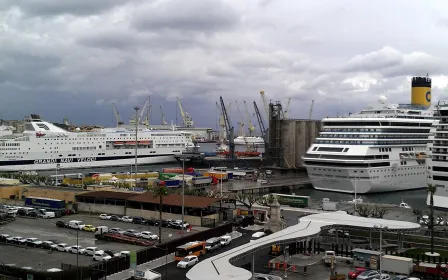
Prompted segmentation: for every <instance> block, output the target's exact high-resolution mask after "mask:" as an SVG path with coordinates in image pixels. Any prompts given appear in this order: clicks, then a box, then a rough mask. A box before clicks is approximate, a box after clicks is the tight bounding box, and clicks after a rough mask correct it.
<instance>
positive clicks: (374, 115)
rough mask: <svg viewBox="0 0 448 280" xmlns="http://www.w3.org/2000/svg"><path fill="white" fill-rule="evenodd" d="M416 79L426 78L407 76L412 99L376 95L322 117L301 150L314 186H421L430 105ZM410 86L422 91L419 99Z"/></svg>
mask: <svg viewBox="0 0 448 280" xmlns="http://www.w3.org/2000/svg"><path fill="white" fill-rule="evenodd" d="M416 79H418V80H416ZM420 79H423V80H420ZM428 84H429V86H428ZM422 85H423V86H425V87H429V89H430V87H431V86H430V80H429V79H428V78H413V98H412V100H413V102H412V103H413V104H410V105H403V104H402V105H397V104H388V102H387V98H386V97H384V96H382V97H380V99H379V102H378V104H376V105H374V106H371V107H368V108H366V109H364V110H362V111H361V112H359V113H356V114H351V115H349V116H346V117H339V118H325V119H323V121H322V130H321V132H320V134H319V136H318V137H317V138H316V139H315V141H314V143H313V144H312V145H311V147H310V148H309V150H308V151H307V153H306V155H305V156H303V160H304V166H305V167H306V169H307V172H308V175H309V177H310V179H311V182H312V184H313V186H314V188H315V189H318V190H325V191H336V192H344V193H355V192H356V193H377V192H391V191H401V190H410V189H418V188H424V187H425V186H426V176H427V172H426V163H425V162H426V158H427V154H426V147H427V144H428V142H429V136H430V135H431V132H430V130H431V127H432V125H433V122H434V118H433V112H434V110H433V109H432V108H429V102H430V92H429V91H428V92H429V94H428V93H427V92H426V93H423V91H422V90H420V88H419V87H422ZM414 87H415V88H418V90H417V91H414ZM415 92H417V93H419V94H423V95H424V98H423V101H422V98H420V99H418V98H417V96H414V95H417V94H416V93H415ZM420 97H421V96H420ZM447 112H448V110H447ZM447 199H448V198H447ZM447 201H448V200H447Z"/></svg>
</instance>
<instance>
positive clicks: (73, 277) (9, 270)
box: [0, 265, 92, 280]
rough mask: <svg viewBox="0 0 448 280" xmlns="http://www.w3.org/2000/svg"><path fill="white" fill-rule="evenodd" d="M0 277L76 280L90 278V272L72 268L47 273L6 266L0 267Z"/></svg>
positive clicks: (35, 279)
mask: <svg viewBox="0 0 448 280" xmlns="http://www.w3.org/2000/svg"><path fill="white" fill-rule="evenodd" d="M0 275H5V276H7V277H13V278H18V279H33V280H77V279H85V278H90V277H91V276H92V271H91V269H90V268H88V267H82V268H81V267H80V268H79V269H76V267H74V268H72V269H70V270H62V271H59V272H47V271H34V270H28V269H23V268H20V267H14V266H8V265H0ZM79 275H82V277H83V278H80V277H79Z"/></svg>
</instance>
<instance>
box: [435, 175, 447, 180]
mask: <svg viewBox="0 0 448 280" xmlns="http://www.w3.org/2000/svg"><path fill="white" fill-rule="evenodd" d="M432 179H433V180H436V181H448V177H447V176H436V175H434V176H432Z"/></svg>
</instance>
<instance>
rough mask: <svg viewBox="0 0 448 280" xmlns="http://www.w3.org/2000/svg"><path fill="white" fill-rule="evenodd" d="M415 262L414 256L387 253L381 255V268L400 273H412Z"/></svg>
mask: <svg viewBox="0 0 448 280" xmlns="http://www.w3.org/2000/svg"><path fill="white" fill-rule="evenodd" d="M413 266H414V262H413V260H412V258H404V257H398V256H390V255H385V256H383V257H381V270H382V271H385V272H391V273H394V274H400V275H408V276H409V275H411V273H412V270H413Z"/></svg>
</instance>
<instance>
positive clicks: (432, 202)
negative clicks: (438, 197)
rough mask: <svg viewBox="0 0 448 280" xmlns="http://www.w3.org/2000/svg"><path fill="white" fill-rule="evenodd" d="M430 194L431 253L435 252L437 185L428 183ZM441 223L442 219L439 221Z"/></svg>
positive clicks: (429, 226)
mask: <svg viewBox="0 0 448 280" xmlns="http://www.w3.org/2000/svg"><path fill="white" fill-rule="evenodd" d="M426 190H427V192H428V194H429V225H428V228H429V230H430V232H431V254H434V194H435V193H436V191H437V188H436V186H434V185H432V184H428V186H427V188H426ZM438 223H440V221H438Z"/></svg>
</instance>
